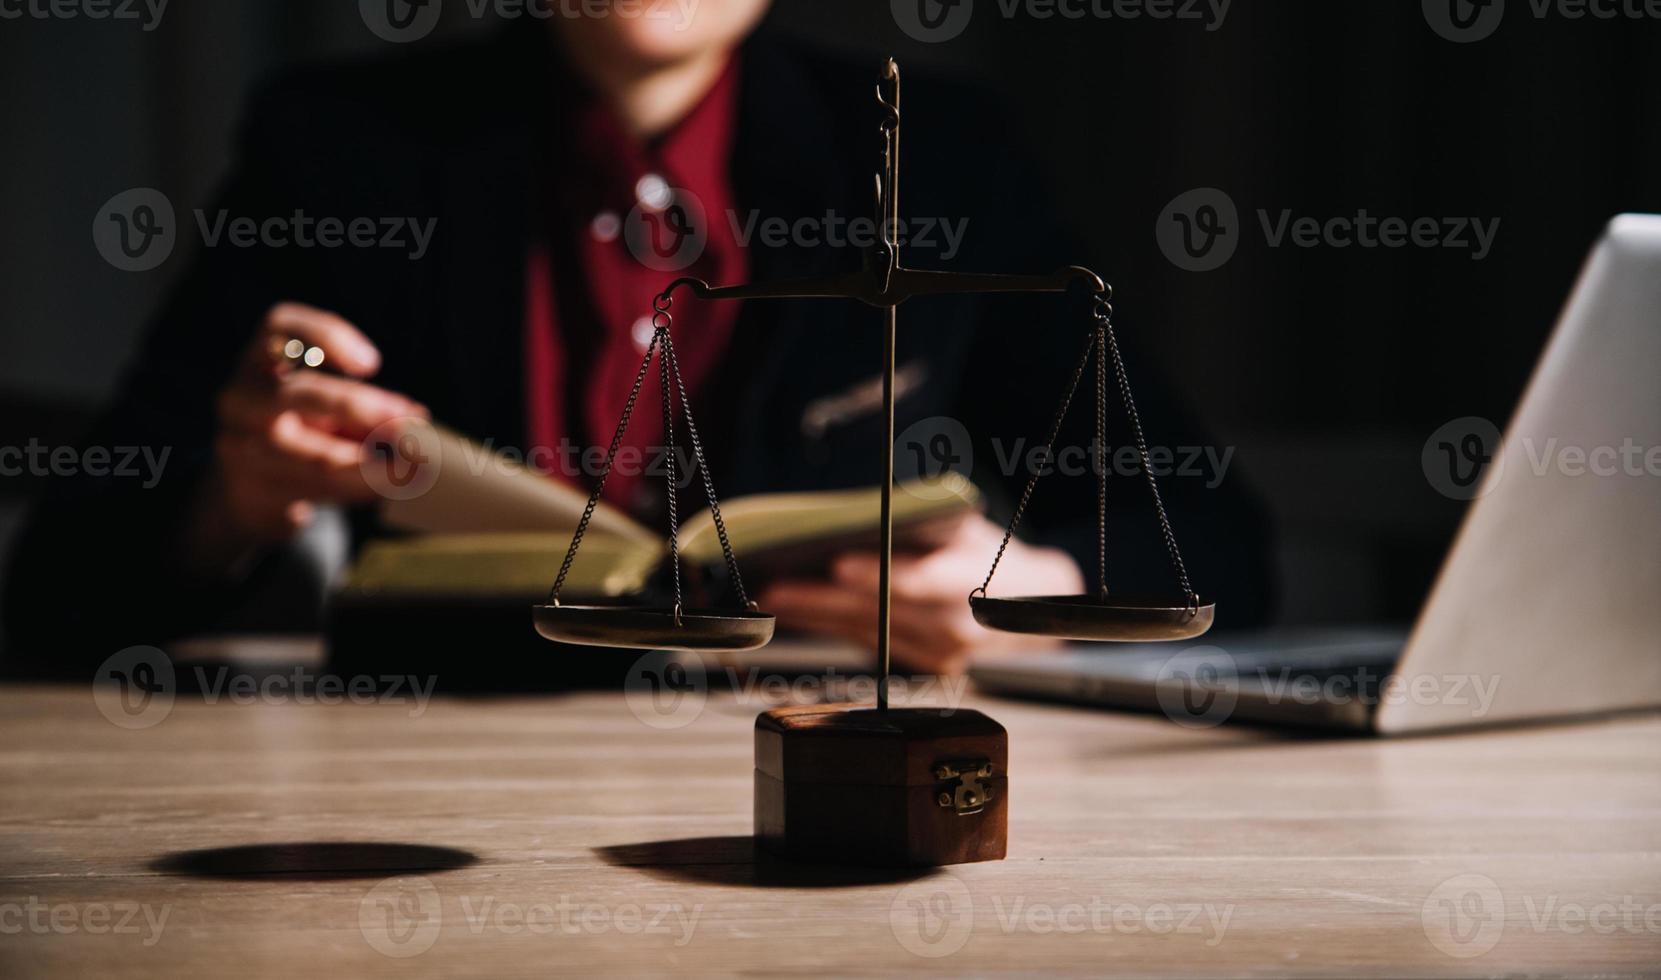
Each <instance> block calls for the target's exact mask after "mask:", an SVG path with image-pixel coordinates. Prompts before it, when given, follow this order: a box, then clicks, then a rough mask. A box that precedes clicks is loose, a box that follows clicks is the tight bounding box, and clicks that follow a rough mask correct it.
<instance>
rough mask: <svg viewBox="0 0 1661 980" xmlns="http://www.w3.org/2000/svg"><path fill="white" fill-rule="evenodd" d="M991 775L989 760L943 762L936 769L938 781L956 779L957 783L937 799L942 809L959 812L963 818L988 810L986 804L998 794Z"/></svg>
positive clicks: (947, 788)
mask: <svg viewBox="0 0 1661 980" xmlns="http://www.w3.org/2000/svg"><path fill="white" fill-rule="evenodd" d="M991 775H992V763H990V762H988V761H986V760H985V759H967V760H964V761H961V762H942V763H940V764H939V765H937V766H935V767H934V778H935V779H938V780H940V781H941V782H945V781H946V780H949V779H955V780H957V782H956V784H954V785H952V786H948V787H943V788H942V789H941V790H940V795H939V796H937V797H935V799H936V801H937V802H938V803H939V804H940V805H941V806H947V807H952V808H954V809H956V810H957V815H958V816H960V817H967V816H969V815H970V814H974V813H979V812H981V811H982V810H984V809H986V801H988V800H990V799H991V798H992V795H993V793H994V792H996V791H995V790H994V788H993V786H992V784H991V783H989V782H986V780H987V779H989V778H990V777H991Z"/></svg>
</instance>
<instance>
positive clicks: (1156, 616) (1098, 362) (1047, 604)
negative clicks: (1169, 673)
mask: <svg viewBox="0 0 1661 980" xmlns="http://www.w3.org/2000/svg"><path fill="white" fill-rule="evenodd" d="M877 100H878V102H880V103H881V104H882V106H883V109H884V110H885V115H884V118H883V119H882V122H881V133H882V137H883V162H882V171H881V172H880V173H879V174H878V175H877V189H876V196H877V218H878V225H879V226H880V227H881V228H882V229H883V237H884V241H883V243H882V244H881V245H880V246H878V247H877V248H875V249H873V250H872V251H871V252H870V253H868V254H867V256H866V260H865V263H864V267H863V268H862V269H861V270H859V271H857V272H852V273H848V274H846V275H841V276H831V277H824V278H803V279H789V280H783V281H778V282H770V283H752V284H745V285H735V286H711V285H709V284H708V283H706V282H703V281H701V280H698V279H692V278H682V279H679V280H676V281H675V282H673V283H671V284H670V286H669V287H668V288H667V289H665V290H664V291H663V293H662V294H660V295H659V296H657V297H656V299H655V300H654V302H653V318H652V325H653V327H654V328H655V329H654V332H653V335H652V339H651V342H650V343H649V344H648V346H647V349H646V353H645V356H644V358H643V359H642V360H641V363H640V368H639V370H638V371H637V372H636V374H635V378H634V385H633V388H632V389H631V391H630V393H629V397H628V400H627V402H626V403H625V405H624V406H623V413H622V418H621V419H620V420H619V422H618V426H617V431H616V434H615V435H614V436H613V437H612V441H611V445H610V448H609V449H608V450H607V453H606V458H605V464H604V467H603V468H602V470H601V473H600V477H599V480H598V481H597V482H596V484H595V486H594V488H593V493H592V494H591V495H590V497H589V500H588V506H587V508H586V509H585V510H584V512H583V516H582V519H581V520H580V522H579V523H578V525H577V529H576V532H575V534H573V535H572V538H571V545H570V548H569V549H568V550H567V552H566V555H565V560H564V562H563V563H562V564H561V566H560V571H559V576H558V578H557V579H556V581H555V582H554V585H553V588H552V590H551V591H550V593H549V596H548V601H547V602H546V604H544V605H539V606H536V607H534V609H533V614H534V620H535V624H536V628H537V631H538V632H539V633H541V634H542V636H544V637H546V638H547V639H549V640H553V641H556V642H559V643H567V644H578V645H586V646H601V647H610V648H614V649H645V650H669V651H692V652H702V653H736V652H743V651H749V650H756V649H759V648H761V647H763V646H766V645H767V643H768V642H769V641H771V640H772V638H773V630H774V617H773V616H772V615H771V614H769V613H766V612H762V611H761V610H759V609H758V608H757V606H756V604H755V603H754V602H751V601H750V600H749V597H748V595H747V594H746V592H745V590H744V582H743V578H742V576H741V575H740V574H739V568H738V559H737V557H736V555H735V554H734V552H733V549H732V544H731V542H730V540H729V539H728V536H727V530H726V524H725V523H724V522H723V520H722V518H721V509H720V504H719V501H718V500H717V497H716V492H715V487H714V484H713V481H712V478H711V476H710V472H709V467H708V466H707V463H706V460H705V457H704V450H703V444H702V442H701V441H700V440H699V437H698V430H697V426H696V423H695V422H694V420H693V417H692V410H691V404H690V402H689V401H688V399H687V395H686V387H685V385H684V383H683V382H682V380H681V373H680V366H679V363H678V362H677V360H676V357H675V343H674V339H673V337H672V336H671V332H670V327H671V326H672V325H673V317H672V315H671V309H672V306H673V303H674V294H675V292H676V291H677V290H679V289H682V288H684V289H687V290H689V291H690V292H691V293H692V295H693V296H695V297H697V298H699V299H712V300H767V299H854V300H860V301H862V302H864V303H867V304H869V305H871V306H874V307H877V308H879V309H881V310H883V311H884V312H885V314H886V329H885V332H884V340H883V356H882V370H883V374H882V399H883V415H884V418H885V421H886V429H885V431H886V433H887V439H886V441H885V442H884V445H883V481H882V485H881V494H882V497H881V499H882V504H881V544H880V550H881V566H880V567H881V574H880V578H879V583H878V607H877V608H878V619H877V652H876V653H877V658H876V659H877V662H876V675H877V678H878V681H877V697H876V705H875V707H874V708H867V707H862V706H857V705H811V706H803V707H799V708H784V709H778V710H775V711H771V712H767V713H766V714H764V715H762V716H761V717H760V718H759V719H758V720H757V729H756V732H757V745H756V748H757V770H756V778H757V797H756V828H757V837H758V839H759V840H760V841H761V842H762V843H763V844H764V845H766V846H767V847H768V848H769V849H770V850H774V851H777V852H780V853H783V854H786V855H789V856H791V857H795V858H800V859H807V860H823V859H825V857H826V856H827V855H836V858H837V859H838V860H844V861H848V860H851V861H854V862H856V863H863V864H880V865H887V864H924V865H928V864H950V863H959V862H962V861H973V860H989V859H996V858H1001V857H1003V854H1004V837H1005V832H1006V823H1005V819H1006V817H1007V811H1006V809H1005V805H1004V804H1005V800H1006V799H1007V792H1006V790H1007V736H1006V735H1005V733H1004V730H1003V728H1002V726H1000V725H998V724H997V723H996V722H994V721H992V720H991V719H990V718H987V717H986V716H985V715H982V714H981V713H980V712H976V711H970V710H967V709H958V710H956V711H952V712H942V711H941V710H940V709H938V708H890V706H889V704H888V686H889V685H888V678H889V674H890V665H889V621H890V612H891V596H890V589H889V579H890V572H891V569H892V563H893V530H894V528H893V512H892V504H893V491H894V414H895V412H894V348H895V336H896V333H897V328H898V309H899V306H900V304H902V303H904V302H905V301H907V300H909V299H912V298H913V297H918V296H942V295H961V294H991V293H1034V294H1036V293H1064V292H1066V291H1067V290H1068V289H1069V288H1072V287H1076V286H1084V287H1088V288H1089V289H1090V291H1091V294H1092V297H1093V308H1092V310H1091V314H1090V319H1091V323H1092V324H1093V328H1092V329H1091V330H1090V331H1089V332H1088V333H1087V335H1086V336H1085V339H1084V345H1083V351H1082V354H1081V356H1080V358H1079V360H1078V363H1077V366H1076V367H1075V368H1074V370H1073V372H1072V375H1071V378H1070V379H1069V381H1068V382H1067V385H1066V388H1065V391H1064V393H1063V394H1062V397H1061V400H1060V404H1059V406H1058V407H1057V409H1056V413H1055V418H1054V422H1053V424H1052V426H1051V429H1050V432H1049V436H1048V439H1047V440H1046V441H1045V443H1044V445H1043V448H1042V449H1041V451H1040V452H1041V453H1042V457H1041V458H1050V457H1052V456H1053V447H1054V444H1055V441H1056V438H1057V436H1058V434H1059V432H1060V427H1061V423H1062V420H1063V419H1064V418H1065V416H1066V413H1067V410H1068V408H1069V406H1070V405H1071V404H1072V400H1073V396H1074V394H1075V393H1076V392H1077V390H1078V386H1079V383H1080V381H1081V380H1082V379H1083V378H1084V372H1085V369H1086V367H1087V366H1088V365H1089V364H1090V362H1091V361H1092V359H1093V360H1094V361H1095V386H1096V416H1095V424H1096V441H1097V444H1098V446H1102V447H1105V445H1106V442H1105V436H1106V432H1105V430H1106V418H1107V397H1108V392H1107V388H1108V378H1107V374H1108V368H1109V365H1110V364H1111V367H1112V372H1113V375H1114V380H1115V382H1116V385H1117V387H1118V390H1119V397H1120V400H1121V403H1122V405H1123V407H1124V410H1125V413H1126V416H1127V419H1128V421H1129V423H1130V428H1131V433H1132V435H1133V436H1134V438H1135V441H1136V449H1137V452H1138V454H1139V457H1140V459H1141V462H1142V470H1143V473H1144V474H1145V475H1146V477H1147V482H1148V487H1149V489H1150V491H1151V494H1152V497H1153V503H1154V510H1155V513H1156V515H1157V517H1158V519H1159V523H1160V530H1161V536H1162V538H1163V540H1164V544H1165V547H1166V551H1167V553H1168V556H1169V558H1170V561H1171V567H1172V570H1173V571H1174V573H1175V576H1176V579H1177V591H1176V592H1174V593H1173V594H1170V595H1167V596H1135V595H1121V594H1119V593H1115V592H1110V591H1109V590H1108V588H1107V470H1106V467H1105V466H1102V467H1098V469H1099V474H1098V476H1099V482H1098V490H1097V569H1096V572H1097V575H1096V590H1095V592H1093V593H1087V594H1084V595H1076V596H1020V597H994V596H992V595H990V594H988V591H987V590H988V589H989V588H990V586H991V584H992V578H993V576H994V575H995V574H996V573H997V570H998V563H999V561H1000V560H1001V559H1002V558H1003V555H1004V551H1005V549H1006V548H1007V547H1008V545H1009V541H1010V539H1011V538H1012V537H1013V535H1014V533H1015V530H1016V529H1017V528H1018V527H1019V526H1020V523H1021V519H1022V517H1023V516H1024V514H1025V512H1026V509H1027V504H1028V502H1029V501H1030V500H1031V497H1032V492H1033V490H1034V488H1035V487H1036V485H1037V482H1038V479H1039V476H1040V475H1041V474H1042V472H1043V471H1044V470H1045V468H1046V467H1043V466H1039V467H1035V469H1034V473H1033V475H1032V477H1031V478H1030V479H1029V480H1028V482H1027V485H1026V488H1025V491H1024V492H1023V493H1022V495H1021V498H1020V501H1019V503H1018V504H1017V506H1016V508H1015V511H1014V513H1013V515H1012V516H1011V518H1010V521H1009V526H1008V528H1007V530H1006V531H1005V532H1004V537H1003V542H1002V543H1001V544H1000V545H999V547H998V551H997V553H996V555H994V556H993V558H992V564H991V568H990V569H989V570H988V571H987V573H986V579H985V581H984V582H983V583H982V584H981V586H980V587H979V588H977V589H975V591H974V592H973V593H972V594H971V595H970V596H969V597H968V602H969V604H970V606H971V608H972V610H973V613H974V617H975V619H976V621H978V622H979V623H980V624H981V625H983V626H985V627H987V628H989V629H994V630H1002V631H1006V632H1011V633H1026V634H1036V635H1042V636H1052V637H1060V638H1065V639H1071V640H1094V641H1148V640H1183V639H1190V638H1193V637H1196V636H1199V635H1201V634H1203V633H1205V632H1206V630H1208V629H1210V627H1211V623H1212V619H1213V615H1214V612H1215V606H1214V604H1213V603H1211V602H1209V601H1206V600H1203V599H1202V598H1201V597H1200V595H1199V594H1198V593H1197V592H1196V591H1195V590H1194V589H1193V588H1192V586H1191V585H1190V584H1189V579H1188V573H1187V570H1186V568H1185V567H1184V565H1183V562H1182V555H1181V551H1180V550H1179V549H1178V547H1177V541H1176V536H1175V534H1174V532H1173V531H1172V528H1171V523H1170V520H1169V519H1168V517H1167V516H1166V513H1165V506H1164V503H1163V501H1162V500H1161V498H1160V494H1159V487H1158V484H1157V482H1156V481H1155V479H1154V476H1153V473H1152V469H1151V467H1150V466H1149V458H1148V446H1147V440H1146V438H1145V436H1144V434H1143V430H1142V424H1141V419H1140V418H1139V417H1138V415H1137V412H1136V405H1135V402H1134V400H1133V398H1132V396H1131V389H1130V381H1129V378H1128V376H1127V374H1126V371H1125V365H1124V361H1123V359H1122V358H1121V356H1120V353H1119V346H1118V342H1117V340H1116V339H1115V337H1114V332H1113V322H1112V316H1113V307H1112V305H1111V303H1110V299H1111V296H1112V289H1111V287H1109V286H1108V285H1107V284H1106V283H1105V282H1103V280H1102V279H1101V277H1099V276H1097V275H1096V274H1095V273H1093V272H1091V271H1090V270H1088V269H1085V268H1082V267H1079V266H1072V267H1069V268H1066V269H1062V270H1060V271H1059V272H1056V273H1053V274H1050V275H997V274H979V273H956V272H940V271H925V270H920V269H909V268H906V267H904V266H903V265H901V264H900V252H899V241H898V228H899V217H900V204H899V178H900V69H899V65H898V64H897V63H896V62H895V61H893V60H892V59H890V60H889V62H888V63H887V65H886V66H885V68H884V70H883V73H882V77H881V80H880V81H879V83H878V86H877ZM654 358H656V359H657V361H658V388H659V394H660V398H661V402H662V413H663V430H664V439H665V445H666V446H667V447H668V448H669V450H670V451H669V452H668V453H667V457H666V458H667V460H668V465H667V474H666V476H667V481H668V510H669V551H670V561H669V565H670V567H671V568H672V569H673V575H674V604H673V605H671V606H665V607H643V606H632V605H565V604H562V603H561V602H560V592H561V590H562V588H563V587H564V585H565V580H566V576H567V574H568V573H569V572H570V570H571V566H572V563H573V562H574V561H575V560H576V557H577V553H578V549H579V548H580V547H581V545H582V540H583V535H584V533H585V532H586V531H587V528H588V524H589V520H590V518H591V517H592V516H593V513H594V509H595V507H596V506H597V504H598V503H599V500H600V498H601V495H602V494H603V493H604V491H605V485H606V480H607V478H608V477H609V475H610V473H611V468H612V464H613V462H614V461H615V459H616V456H617V452H618V449H619V447H620V446H621V445H622V440H623V434H624V432H626V431H627V429H628V425H629V421H630V419H631V417H632V416H633V414H634V411H635V408H636V405H637V402H638V400H639V396H640V393H641V391H642V389H643V387H644V385H645V382H646V377H647V374H648V372H649V370H650V368H651V365H652V361H653V359H654ZM677 405H678V406H679V410H680V415H681V416H682V417H683V418H684V419H685V422H686V429H687V436H688V439H689V441H690V442H691V445H692V451H693V457H694V461H695V463H696V466H697V469H698V471H699V474H700V476H701V478H702V485H703V490H704V494H705V496H706V497H707V499H708V503H709V507H710V512H711V514H712V516H713V517H714V523H715V528H716V531H717V534H718V536H719V538H720V542H721V550H722V554H723V556H724V558H725V562H726V566H727V572H728V574H729V576H730V579H731V586H732V591H733V592H734V593H735V594H736V597H737V600H738V605H737V606H736V607H734V608H725V609H716V608H688V607H685V606H684V605H683V604H682V601H681V600H682V593H681V576H680V562H679V554H678V551H677V542H676V534H677V531H678V528H677V509H676V508H677V504H678V502H677V500H676V477H675V465H674V461H675V458H676V449H677V448H678V444H677V443H676V441H675V429H674V421H675V413H676V407H677ZM915 760H923V761H922V762H921V763H917V762H916V761H915ZM885 792H886V794H887V795H888V796H890V797H892V798H893V800H894V805H893V806H890V807H886V808H885V807H882V806H876V807H873V806H872V805H871V804H872V801H873V800H879V799H880V798H882V797H883V796H884V794H885ZM919 801H921V802H919Z"/></svg>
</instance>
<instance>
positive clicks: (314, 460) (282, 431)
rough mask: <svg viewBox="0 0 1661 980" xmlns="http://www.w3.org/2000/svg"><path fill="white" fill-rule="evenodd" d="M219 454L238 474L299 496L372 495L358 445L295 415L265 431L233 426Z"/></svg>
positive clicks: (338, 498)
mask: <svg viewBox="0 0 1661 980" xmlns="http://www.w3.org/2000/svg"><path fill="white" fill-rule="evenodd" d="M221 454H222V455H223V456H224V458H225V461H226V464H227V467H228V468H229V469H230V470H231V471H232V472H234V473H238V474H241V473H246V474H249V475H251V476H253V477H255V478H257V479H258V480H260V481H262V482H266V483H269V484H270V485H271V486H272V487H273V488H279V489H280V490H281V491H282V492H285V493H288V494H291V495H293V497H295V498H296V499H315V500H320V501H326V502H330V503H358V502H363V501H367V500H370V499H373V497H374V490H373V489H372V488H371V487H370V486H369V484H368V483H367V482H366V481H365V480H364V478H363V470H362V461H363V455H362V447H361V444H360V443H357V442H354V441H352V440H348V439H339V438H336V437H334V436H331V435H329V434H327V433H324V432H319V431H317V430H316V429H312V428H310V427H309V426H307V425H306V424H305V423H304V421H302V420H301V419H299V417H298V416H296V415H294V414H293V413H285V414H284V415H282V416H279V417H278V418H277V419H276V420H275V422H274V424H273V425H272V426H271V427H270V428H269V429H268V430H266V431H265V432H260V433H250V432H243V431H237V430H230V431H227V432H226V433H225V434H224V437H223V438H222V440H221Z"/></svg>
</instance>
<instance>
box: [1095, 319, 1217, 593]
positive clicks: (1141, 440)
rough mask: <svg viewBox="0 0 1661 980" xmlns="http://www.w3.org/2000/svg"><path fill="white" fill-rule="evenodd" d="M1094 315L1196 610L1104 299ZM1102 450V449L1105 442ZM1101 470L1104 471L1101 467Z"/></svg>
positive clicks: (1175, 562) (1168, 544)
mask: <svg viewBox="0 0 1661 980" xmlns="http://www.w3.org/2000/svg"><path fill="white" fill-rule="evenodd" d="M1095 316H1096V323H1097V330H1098V332H1099V333H1100V334H1101V336H1102V337H1103V338H1104V339H1105V340H1106V342H1107V353H1108V355H1109V356H1111V357H1112V358H1113V373H1114V375H1115V376H1116V377H1117V378H1118V381H1119V399H1120V400H1121V401H1122V402H1123V403H1124V406H1125V416H1126V417H1127V418H1128V419H1129V420H1130V431H1131V435H1132V436H1133V437H1135V439H1136V452H1137V455H1138V456H1139V457H1140V458H1141V460H1142V473H1143V475H1144V476H1146V477H1147V478H1148V490H1149V492H1150V493H1152V494H1153V507H1154V512H1155V513H1156V514H1158V515H1159V533H1160V535H1161V536H1162V537H1163V538H1164V539H1165V551H1166V553H1167V554H1169V555H1170V557H1171V568H1172V569H1173V570H1174V571H1175V572H1176V573H1177V581H1178V583H1180V584H1181V586H1182V594H1183V597H1184V598H1186V599H1187V600H1188V608H1189V609H1190V610H1193V611H1196V612H1197V611H1198V609H1199V596H1198V595H1197V594H1195V592H1194V587H1193V586H1192V585H1190V584H1189V583H1188V569H1187V567H1186V566H1185V565H1183V563H1182V551H1181V549H1179V548H1178V547H1177V535H1176V532H1175V531H1174V530H1172V529H1171V518H1170V515H1168V514H1166V513H1165V501H1164V498H1162V497H1161V496H1160V495H1159V481H1158V480H1157V479H1155V478H1154V474H1153V465H1152V463H1151V461H1150V458H1149V456H1148V440H1147V437H1146V436H1144V435H1143V433H1142V419H1141V417H1140V416H1139V415H1138V414H1137V412H1136V400H1135V399H1134V398H1133V397H1131V393H1130V375H1129V373H1127V372H1126V371H1125V359H1124V358H1123V357H1121V356H1120V354H1119V341H1118V338H1116V337H1115V336H1114V335H1113V306H1112V304H1110V303H1108V302H1106V301H1105V300H1103V301H1102V302H1100V303H1098V304H1097V308H1096V314H1095ZM1103 451H1104V452H1105V451H1106V447H1105V446H1104V447H1103ZM1103 472H1104V474H1105V472H1106V470H1105V467H1104V470H1103ZM1104 479H1105V476H1104Z"/></svg>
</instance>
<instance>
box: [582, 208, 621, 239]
mask: <svg viewBox="0 0 1661 980" xmlns="http://www.w3.org/2000/svg"><path fill="white" fill-rule="evenodd" d="M588 231H589V234H591V235H593V236H594V240H595V241H597V242H604V243H607V244H610V243H611V242H615V241H616V240H617V236H618V235H620V234H622V231H623V219H621V218H619V217H618V216H617V212H616V211H601V212H600V213H599V214H597V215H595V216H594V220H593V221H592V222H590V223H589V225H588Z"/></svg>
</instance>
